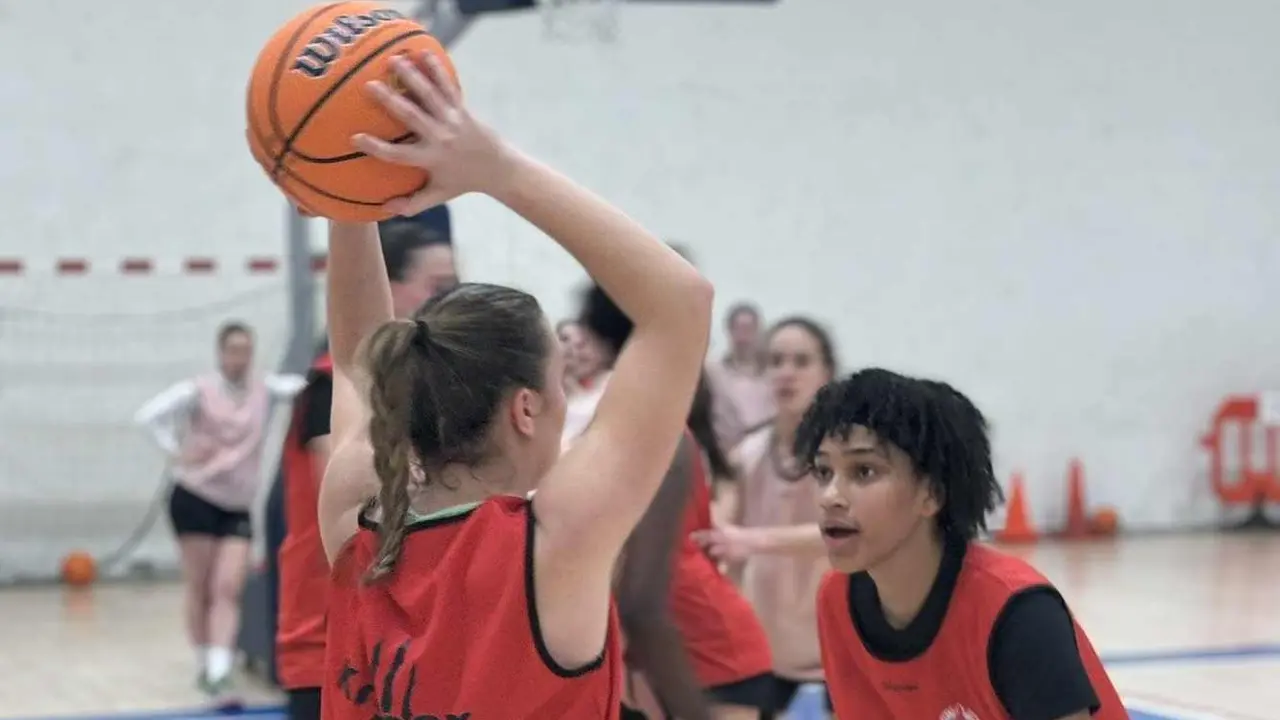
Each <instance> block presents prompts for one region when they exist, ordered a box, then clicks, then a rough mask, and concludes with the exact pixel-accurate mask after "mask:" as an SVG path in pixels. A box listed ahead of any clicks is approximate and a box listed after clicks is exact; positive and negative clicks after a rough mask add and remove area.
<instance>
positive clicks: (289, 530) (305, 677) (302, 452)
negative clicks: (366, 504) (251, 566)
mask: <svg viewBox="0 0 1280 720" xmlns="http://www.w3.org/2000/svg"><path fill="white" fill-rule="evenodd" d="M311 370H312V372H313V373H321V374H324V375H332V374H333V361H332V360H331V359H330V357H329V354H328V353H325V354H324V355H321V356H320V357H319V358H318V359H317V360H316V361H315V364H313V365H312V366H311ZM305 402H306V399H305V396H303V398H302V399H301V401H300V402H298V403H295V404H294V408H293V421H292V423H291V424H290V426H289V434H288V437H287V439H286V440H285V444H284V453H283V456H282V460H283V466H284V511H285V532H286V534H285V538H284V542H283V543H281V545H280V552H279V556H278V559H279V563H280V595H279V602H280V607H279V610H278V613H277V619H278V625H277V628H276V674H277V675H278V676H279V679H280V684H281V685H282V686H283V687H284V688H285V689H286V690H297V689H301V688H318V687H320V683H321V681H322V680H323V679H324V618H325V611H326V610H327V609H328V602H327V598H328V591H329V561H328V559H326V558H325V555H324V545H322V544H321V542H320V524H319V521H318V520H317V517H316V507H317V505H319V502H320V479H321V475H322V474H323V473H324V468H321V467H315V464H316V463H315V462H314V461H313V459H312V456H311V453H310V452H309V451H308V450H307V449H306V448H305V447H303V446H302V442H301V440H300V438H299V433H300V432H301V430H302V428H301V425H302V417H303V415H304V414H305V412H306V410H307V408H306V407H305V405H304V403H305Z"/></svg>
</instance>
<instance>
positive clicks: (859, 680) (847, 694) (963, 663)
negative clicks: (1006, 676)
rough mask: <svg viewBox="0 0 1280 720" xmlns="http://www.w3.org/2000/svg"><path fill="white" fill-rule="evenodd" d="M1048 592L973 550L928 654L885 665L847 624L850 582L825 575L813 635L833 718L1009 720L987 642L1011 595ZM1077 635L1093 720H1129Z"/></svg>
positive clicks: (1030, 574) (993, 554)
mask: <svg viewBox="0 0 1280 720" xmlns="http://www.w3.org/2000/svg"><path fill="white" fill-rule="evenodd" d="M1049 584H1050V583H1049V581H1048V580H1046V579H1045V577H1044V576H1043V575H1041V574H1040V573H1038V572H1036V570H1035V569H1034V568H1032V567H1031V566H1030V565H1028V564H1027V563H1025V562H1023V561H1022V560H1019V559H1018V558H1015V557H1012V556H1010V555H1006V554H1004V553H1001V552H999V551H996V550H994V549H992V548H990V547H987V546H985V545H981V544H978V543H973V544H971V545H970V546H969V548H968V550H967V552H966V553H965V557H964V564H963V565H962V566H961V569H960V576H959V578H958V579H957V581H956V587H955V591H954V593H953V594H952V597H951V602H950V604H949V605H948V606H947V614H946V617H945V619H944V620H943V621H942V627H941V628H940V629H939V630H938V635H937V637H935V638H934V641H933V643H932V644H931V645H930V646H929V649H928V650H926V651H925V652H924V653H923V654H922V655H920V656H919V657H917V658H915V659H913V660H908V661H905V662H884V661H881V660H879V659H877V658H875V657H873V656H872V655H871V653H869V652H868V651H867V650H866V647H865V646H864V645H863V643H862V638H861V637H860V636H859V634H858V630H857V628H856V627H855V626H854V624H853V621H852V619H851V618H850V617H849V575H846V574H844V573H831V574H829V575H827V577H826V579H825V580H824V581H823V583H822V589H821V590H820V591H819V593H818V630H819V637H820V639H821V641H822V666H823V668H824V669H825V670H826V678H827V688H828V691H829V693H830V695H831V700H832V702H833V704H834V705H835V711H836V715H837V716H839V717H857V718H859V720H894V719H895V718H912V720H916V719H918V720H934V719H935V718H937V719H938V720H1009V715H1008V714H1007V713H1006V712H1005V709H1004V705H1003V704H1002V703H1001V702H1000V699H999V698H998V697H997V696H996V692H995V689H994V688H993V687H992V686H991V671H990V668H989V666H988V664H987V649H988V644H989V640H990V638H991V634H992V631H993V630H994V629H995V625H996V621H997V619H998V618H999V616H1000V613H1001V611H1002V610H1003V609H1004V607H1005V605H1006V604H1007V603H1008V602H1009V600H1010V599H1012V598H1013V596H1014V595H1016V594H1017V593H1018V592H1020V591H1023V590H1027V589H1030V588H1033V587H1042V586H1047V585H1049ZM1075 629H1076V645H1077V647H1078V648H1079V649H1080V659H1081V660H1082V661H1083V663H1084V667H1085V670H1086V671H1087V673H1088V675H1089V681H1090V683H1091V684H1092V685H1093V690H1094V693H1095V694H1096V695H1097V696H1098V700H1099V702H1100V703H1101V707H1100V709H1099V710H1098V712H1097V714H1095V715H1094V716H1093V717H1094V718H1096V719H1097V720H1127V719H1128V717H1129V716H1128V715H1127V714H1126V713H1125V710H1124V707H1123V705H1122V704H1121V702H1120V696H1119V695H1118V694H1117V693H1116V689H1115V687H1114V686H1113V685H1112V684H1111V680H1110V678H1108V677H1107V673H1106V671H1104V670H1103V668H1102V661H1101V660H1099V659H1098V654H1097V653H1096V652H1094V649H1093V645H1091V644H1090V643H1089V638H1088V637H1086V636H1085V634H1084V631H1083V630H1081V629H1080V625H1079V624H1078V623H1077V624H1076V625H1075Z"/></svg>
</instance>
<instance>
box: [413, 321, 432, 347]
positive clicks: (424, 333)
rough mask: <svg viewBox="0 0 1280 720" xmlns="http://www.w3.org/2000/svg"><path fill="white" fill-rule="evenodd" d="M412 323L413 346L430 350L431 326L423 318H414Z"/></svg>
mask: <svg viewBox="0 0 1280 720" xmlns="http://www.w3.org/2000/svg"><path fill="white" fill-rule="evenodd" d="M413 325H414V330H413V340H412V343H413V346H414V347H416V348H417V349H418V350H420V351H422V352H431V326H430V325H427V321H425V320H414V321H413Z"/></svg>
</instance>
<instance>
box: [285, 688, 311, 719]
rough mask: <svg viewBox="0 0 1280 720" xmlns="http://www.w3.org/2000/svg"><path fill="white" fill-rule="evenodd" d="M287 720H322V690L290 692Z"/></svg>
mask: <svg viewBox="0 0 1280 720" xmlns="http://www.w3.org/2000/svg"><path fill="white" fill-rule="evenodd" d="M285 718H286V720H320V688H301V689H298V690H290V691H289V702H288V705H287V706H286V712H285Z"/></svg>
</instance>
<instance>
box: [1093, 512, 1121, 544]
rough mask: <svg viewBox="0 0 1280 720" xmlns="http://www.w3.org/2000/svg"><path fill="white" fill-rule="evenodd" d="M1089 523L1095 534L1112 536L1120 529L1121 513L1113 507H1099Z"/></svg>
mask: <svg viewBox="0 0 1280 720" xmlns="http://www.w3.org/2000/svg"><path fill="white" fill-rule="evenodd" d="M1089 524H1090V525H1091V526H1092V527H1091V528H1090V529H1091V530H1093V534H1095V535H1101V536H1105V537H1110V536H1112V535H1115V534H1116V532H1117V531H1119V529H1120V514H1119V513H1118V512H1116V509H1115V508H1113V507H1103V508H1098V510H1097V512H1095V513H1094V514H1093V518H1092V521H1091V522H1090V523H1089Z"/></svg>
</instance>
